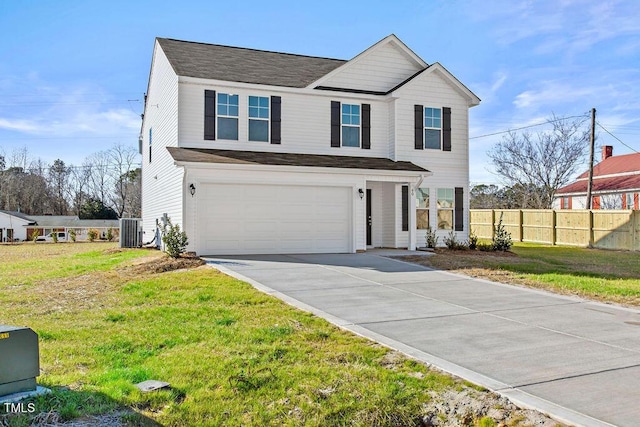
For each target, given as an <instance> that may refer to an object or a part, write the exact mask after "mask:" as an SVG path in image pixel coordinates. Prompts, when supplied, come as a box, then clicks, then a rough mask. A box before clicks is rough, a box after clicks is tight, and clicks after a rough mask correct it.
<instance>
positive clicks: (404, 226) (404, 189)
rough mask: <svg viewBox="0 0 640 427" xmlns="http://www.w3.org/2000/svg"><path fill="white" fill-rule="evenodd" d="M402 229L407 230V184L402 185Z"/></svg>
mask: <svg viewBox="0 0 640 427" xmlns="http://www.w3.org/2000/svg"><path fill="white" fill-rule="evenodd" d="M402 231H409V186H408V185H403V186H402Z"/></svg>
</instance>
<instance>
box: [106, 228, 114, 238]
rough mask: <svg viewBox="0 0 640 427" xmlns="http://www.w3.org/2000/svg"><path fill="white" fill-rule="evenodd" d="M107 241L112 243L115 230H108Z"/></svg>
mask: <svg viewBox="0 0 640 427" xmlns="http://www.w3.org/2000/svg"><path fill="white" fill-rule="evenodd" d="M107 240H108V241H112V240H113V228H111V227H109V228H108V229H107Z"/></svg>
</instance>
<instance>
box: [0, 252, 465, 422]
mask: <svg viewBox="0 0 640 427" xmlns="http://www.w3.org/2000/svg"><path fill="white" fill-rule="evenodd" d="M158 255H159V254H158V253H157V252H154V251H147V250H117V249H115V245H113V244H104V243H103V244H89V243H83V244H71V243H61V244H33V243H25V244H20V245H4V246H0V260H2V262H1V264H0V307H1V310H0V324H10V325H27V326H30V327H31V328H33V329H34V330H35V331H36V332H37V333H38V334H39V337H40V360H41V371H42V375H41V376H40V377H39V379H38V381H39V383H40V384H42V385H44V386H46V387H50V388H51V389H53V390H54V393H52V394H51V395H49V396H46V397H41V398H38V399H37V400H36V403H37V412H36V414H32V415H30V416H28V415H23V416H10V417H8V418H7V417H5V420H6V421H7V422H10V423H11V425H28V423H29V422H30V421H29V417H31V419H33V417H34V416H37V415H38V414H39V416H41V417H42V416H43V414H45V415H46V414H47V413H55V414H56V416H59V417H60V418H61V419H71V418H75V417H79V416H85V415H88V414H102V413H109V412H112V411H115V410H124V411H125V412H126V415H125V417H124V418H125V419H126V420H128V422H129V423H130V424H132V425H151V424H153V422H154V421H156V422H159V423H161V424H162V425H175V426H201V425H252V426H253V425H322V426H326V425H329V426H330V425H363V426H365V425H366V426H370V425H415V424H417V423H418V421H419V419H420V418H419V417H420V415H421V405H422V403H423V402H425V401H427V400H428V399H429V395H428V393H429V391H430V390H436V391H437V390H445V389H450V388H459V387H462V383H461V382H459V381H456V380H454V379H452V378H451V377H449V376H446V375H444V374H441V373H437V372H435V371H431V370H429V369H428V368H426V367H425V366H423V365H421V364H419V363H417V362H414V361H411V360H407V359H405V358H404V357H397V354H395V353H390V352H389V350H387V349H386V348H383V347H381V346H378V345H375V344H372V343H371V342H369V341H367V340H364V339H361V338H358V337H355V336H354V335H352V334H350V333H347V332H344V331H342V330H339V329H337V328H336V327H334V326H332V325H330V324H328V323H327V322H326V321H323V320H320V319H318V318H316V317H314V316H312V315H310V314H308V313H305V312H302V311H299V310H296V309H294V308H292V307H290V306H288V305H286V304H284V303H282V302H280V301H279V300H277V299H275V298H272V297H270V296H267V295H265V294H262V293H260V292H258V291H256V290H255V289H253V288H252V287H251V286H250V285H248V284H245V283H242V282H240V281H238V280H236V279H233V278H230V277H228V276H225V275H223V274H221V273H219V272H217V271H215V270H213V269H211V268H208V267H206V266H203V267H200V268H196V269H191V270H182V271H176V272H168V273H161V274H154V273H150V272H149V271H147V270H145V265H146V264H145V263H153V262H154V259H157V257H158ZM148 379H157V380H161V381H166V382H169V383H170V384H171V388H170V389H169V390H163V391H157V392H152V393H142V392H140V391H139V390H137V389H136V388H135V386H134V384H136V383H138V382H141V381H144V380H148ZM131 409H133V411H131ZM1 411H2V408H0V414H1V413H2V412H1ZM127 411H129V412H127ZM2 422H3V421H2V415H0V424H2Z"/></svg>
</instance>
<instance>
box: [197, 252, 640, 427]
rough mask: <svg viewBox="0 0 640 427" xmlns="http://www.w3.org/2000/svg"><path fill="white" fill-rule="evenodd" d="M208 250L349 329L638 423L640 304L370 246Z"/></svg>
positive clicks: (569, 412)
mask: <svg viewBox="0 0 640 427" xmlns="http://www.w3.org/2000/svg"><path fill="white" fill-rule="evenodd" d="M207 261H208V263H209V264H211V265H212V266H213V267H215V268H218V269H220V270H221V271H223V272H225V273H227V274H230V275H232V276H234V277H237V278H238V279H241V280H244V281H247V282H249V283H251V284H253V285H254V286H255V287H256V288H258V289H260V290H262V291H264V292H267V293H269V294H272V295H275V296H277V297H278V298H281V299H283V300H284V301H286V302H288V303H291V304H293V305H295V306H297V307H300V308H302V309H304V310H307V311H311V312H313V313H315V314H317V315H319V316H321V317H324V318H325V319H328V320H329V321H331V322H333V323H335V324H337V325H339V326H341V327H343V328H345V329H348V330H351V331H353V332H355V333H357V334H360V335H363V336H366V337H369V338H371V339H373V340H376V341H378V342H380V343H383V344H385V345H388V346H390V347H393V348H395V349H397V350H400V351H402V352H404V353H406V354H408V355H410V356H413V357H415V358H417V359H420V360H422V361H425V362H427V363H431V364H433V365H435V366H437V367H439V368H441V369H443V370H445V371H448V372H450V373H452V374H454V375H457V376H460V377H463V378H465V379H468V380H469V381H472V382H474V383H476V384H480V385H482V386H485V387H487V388H489V389H491V390H494V391H497V392H499V393H501V394H503V395H505V396H507V397H508V398H510V399H511V400H512V401H513V402H515V403H517V404H520V405H522V406H526V407H531V408H535V409H538V410H541V411H543V412H546V413H548V414H550V415H552V416H554V417H555V418H556V419H558V420H560V421H564V422H566V423H569V424H574V425H584V426H606V425H616V426H638V425H640V311H637V310H629V309H625V308H621V307H617V306H612V305H605V304H599V303H593V302H587V301H584V300H582V299H578V298H571V297H564V296H558V295H553V294H549V293H545V292H540V291H536V290H529V289H524V288H518V287H512V286H507V285H502V284H497V283H492V282H488V281H485V280H478V279H472V278H469V277H466V276H460V275H456V274H451V273H447V272H443V271H435V270H430V269H428V268H424V267H421V266H418V265H414V264H408V263H405V262H401V261H398V260H394V259H391V258H388V257H384V256H381V255H376V254H372V253H366V254H336V255H333V254H328V255H264V256H233V257H209V258H207Z"/></svg>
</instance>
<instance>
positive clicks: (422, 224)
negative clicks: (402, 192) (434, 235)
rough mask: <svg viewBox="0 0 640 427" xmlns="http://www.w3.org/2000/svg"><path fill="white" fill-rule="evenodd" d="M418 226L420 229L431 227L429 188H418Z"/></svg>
mask: <svg viewBox="0 0 640 427" xmlns="http://www.w3.org/2000/svg"><path fill="white" fill-rule="evenodd" d="M416 227H417V229H418V230H426V229H428V228H429V189H428V188H418V189H417V190H416Z"/></svg>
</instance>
